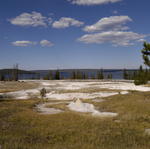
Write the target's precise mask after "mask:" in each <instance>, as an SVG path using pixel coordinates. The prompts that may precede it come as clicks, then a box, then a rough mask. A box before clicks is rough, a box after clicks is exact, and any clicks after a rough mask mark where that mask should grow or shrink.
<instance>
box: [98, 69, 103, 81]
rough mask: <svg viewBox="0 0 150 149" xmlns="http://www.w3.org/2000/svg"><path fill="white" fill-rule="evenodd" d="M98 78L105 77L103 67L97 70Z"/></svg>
mask: <svg viewBox="0 0 150 149" xmlns="http://www.w3.org/2000/svg"><path fill="white" fill-rule="evenodd" d="M97 79H100V80H102V79H104V74H103V69H101V70H100V71H98V72H97Z"/></svg>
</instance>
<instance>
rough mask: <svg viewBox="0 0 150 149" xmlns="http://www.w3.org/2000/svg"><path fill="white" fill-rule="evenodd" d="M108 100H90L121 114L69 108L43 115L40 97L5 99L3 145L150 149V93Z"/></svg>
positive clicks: (0, 127) (0, 108)
mask: <svg viewBox="0 0 150 149" xmlns="http://www.w3.org/2000/svg"><path fill="white" fill-rule="evenodd" d="M105 99H106V101H104V102H101V103H95V102H92V101H90V100H86V101H88V102H91V103H93V104H94V105H95V106H96V107H97V108H98V109H99V110H100V111H107V112H109V111H110V112H117V113H118V114H119V115H118V116H117V117H115V118H99V117H92V116H90V115H88V114H80V113H76V112H69V111H67V110H66V112H64V113H60V114H56V115H42V114H39V113H37V111H36V110H35V109H34V107H35V104H37V103H39V102H41V101H40V100H37V99H31V100H20V101H18V100H17V101H15V100H14V101H12V100H7V101H5V100H1V101H0V145H1V147H2V149H77V148H78V149H150V136H149V135H146V134H145V133H144V131H145V129H147V128H150V92H147V93H142V92H141V93H140V92H131V93H130V94H127V95H116V96H112V97H108V98H105ZM57 106H58V105H57ZM61 106H62V108H63V105H61Z"/></svg>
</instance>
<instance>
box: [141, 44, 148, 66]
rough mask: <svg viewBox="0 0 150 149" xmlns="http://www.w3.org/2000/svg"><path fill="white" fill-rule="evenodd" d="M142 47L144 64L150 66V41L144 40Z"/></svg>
mask: <svg viewBox="0 0 150 149" xmlns="http://www.w3.org/2000/svg"><path fill="white" fill-rule="evenodd" d="M143 46H144V48H143V49H142V54H143V60H144V64H145V65H147V66H148V67H150V43H147V42H144V44H143Z"/></svg>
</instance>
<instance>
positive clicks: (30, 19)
mask: <svg viewBox="0 0 150 149" xmlns="http://www.w3.org/2000/svg"><path fill="white" fill-rule="evenodd" d="M9 21H10V23H11V24H13V25H19V26H32V27H37V26H47V21H48V22H50V21H51V18H46V17H44V16H42V14H41V13H39V12H32V13H22V14H20V15H19V16H17V17H16V18H12V19H9Z"/></svg>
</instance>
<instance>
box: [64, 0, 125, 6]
mask: <svg viewBox="0 0 150 149" xmlns="http://www.w3.org/2000/svg"><path fill="white" fill-rule="evenodd" d="M67 1H69V2H71V3H72V4H77V5H102V4H107V3H116V2H119V1H122V0H67Z"/></svg>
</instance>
